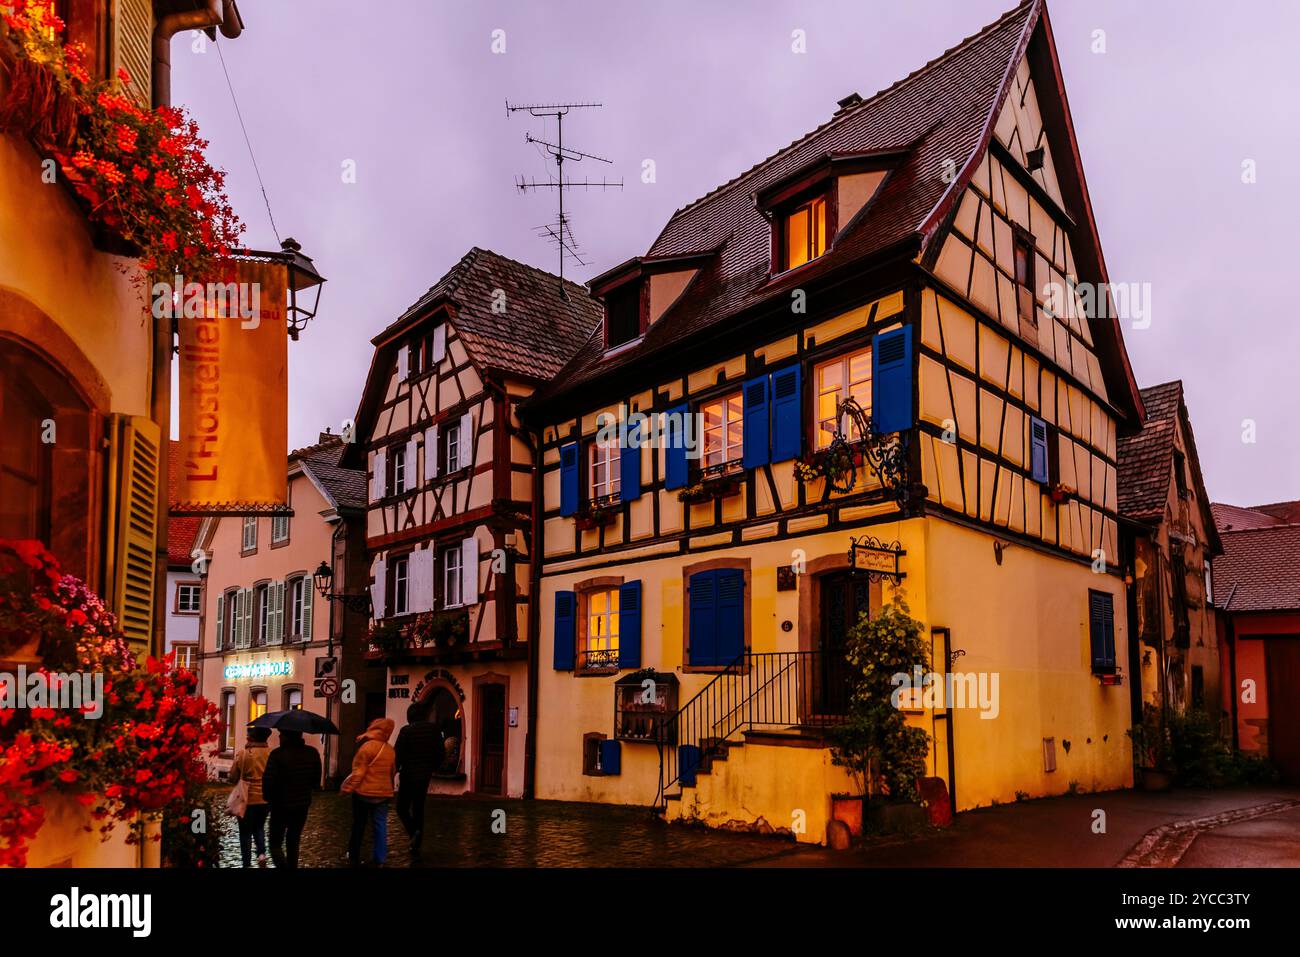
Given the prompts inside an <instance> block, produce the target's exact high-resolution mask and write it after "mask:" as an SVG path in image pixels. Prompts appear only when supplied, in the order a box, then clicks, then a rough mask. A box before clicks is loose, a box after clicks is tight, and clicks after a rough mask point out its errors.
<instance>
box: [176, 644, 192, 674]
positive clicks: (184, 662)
mask: <svg viewBox="0 0 1300 957" xmlns="http://www.w3.org/2000/svg"><path fill="white" fill-rule="evenodd" d="M172 650H173V651H175V652H176V658H175V660H174V661H173V664H172V667H173V668H174V669H175V670H176V671H189V672H191V673H192V672H193V671H194V645H176V646H174V647H173V648H172Z"/></svg>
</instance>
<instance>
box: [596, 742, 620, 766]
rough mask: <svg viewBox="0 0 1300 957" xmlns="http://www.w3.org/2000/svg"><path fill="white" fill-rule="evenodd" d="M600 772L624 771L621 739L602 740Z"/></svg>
mask: <svg viewBox="0 0 1300 957" xmlns="http://www.w3.org/2000/svg"><path fill="white" fill-rule="evenodd" d="M600 773H601V774H622V773H623V752H622V748H621V747H620V742H619V741H617V740H613V739H609V738H606V739H605V740H604V741H602V742H600Z"/></svg>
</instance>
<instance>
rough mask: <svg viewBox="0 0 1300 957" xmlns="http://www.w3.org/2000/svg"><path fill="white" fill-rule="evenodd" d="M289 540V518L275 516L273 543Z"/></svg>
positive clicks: (272, 525)
mask: <svg viewBox="0 0 1300 957" xmlns="http://www.w3.org/2000/svg"><path fill="white" fill-rule="evenodd" d="M288 540H289V516H288V515H275V516H273V517H272V518H271V541H272V542H273V543H276V544H278V543H280V542H287V541H288Z"/></svg>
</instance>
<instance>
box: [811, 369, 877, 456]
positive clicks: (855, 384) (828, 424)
mask: <svg viewBox="0 0 1300 957" xmlns="http://www.w3.org/2000/svg"><path fill="white" fill-rule="evenodd" d="M854 359H862V360H863V364H864V365H865V367H866V376H865V378H861V377H860V378H858V379H851V378H850V375H851V372H850V370H851V369H852V368H853V360H854ZM834 366H838V367H839V376H838V380H839V381H838V382H837V383H836V384H835V386H834V387H833V388H823V387H822V371H823V370H829V369H831V368H832V367H834ZM813 388H814V389H815V390H816V394H815V395H814V397H813V416H814V421H813V431H814V433H815V435H814V437H813V442H814V444H815V447H816V448H817V449H819V450H820V449H824V448H827V447H828V446H829V445H830V444H831V438H832V436H833V435H834V432H835V426H836V423H835V420H834V418H833V417H832V418H823V417H822V412H821V404H822V399H823V398H824V397H825V396H828V395H831V394H834V395H835V397H836V403H837V404H838V402H839V400H840V399H842V398H844V397H845V396H846V395H852V396H854V397H855V398H856V399H857V400H858V405H860V406H861V407H862V411H863V412H865V413H866V414H867V415H870V414H871V347H870V346H868V347H867V348H865V349H859V350H857V351H856V352H846V353H844V354H843V355H841V356H836V357H835V358H834V359H827V360H826V361H825V362H818V363H815V364H814V365H813ZM838 424H839V428H840V429H841V430H847V429H848V428H849V426H850V422H849V421H848V418H847V416H846V417H844V418H843V419H842V420H841V421H840V422H839V423H838ZM856 438H857V439H863V438H866V436H862V435H859V436H856ZM850 440H851V441H852V440H854V437H853V436H850Z"/></svg>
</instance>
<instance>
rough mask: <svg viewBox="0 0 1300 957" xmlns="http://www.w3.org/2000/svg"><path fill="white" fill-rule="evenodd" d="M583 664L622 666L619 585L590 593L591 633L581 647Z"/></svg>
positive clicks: (581, 664)
mask: <svg viewBox="0 0 1300 957" xmlns="http://www.w3.org/2000/svg"><path fill="white" fill-rule="evenodd" d="M580 652H581V658H580V661H579V665H580V667H582V668H617V667H618V589H617V588H611V589H608V590H606V591H594V592H591V593H590V594H588V595H587V634H586V641H585V643H584V647H583V648H581V649H580Z"/></svg>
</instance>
